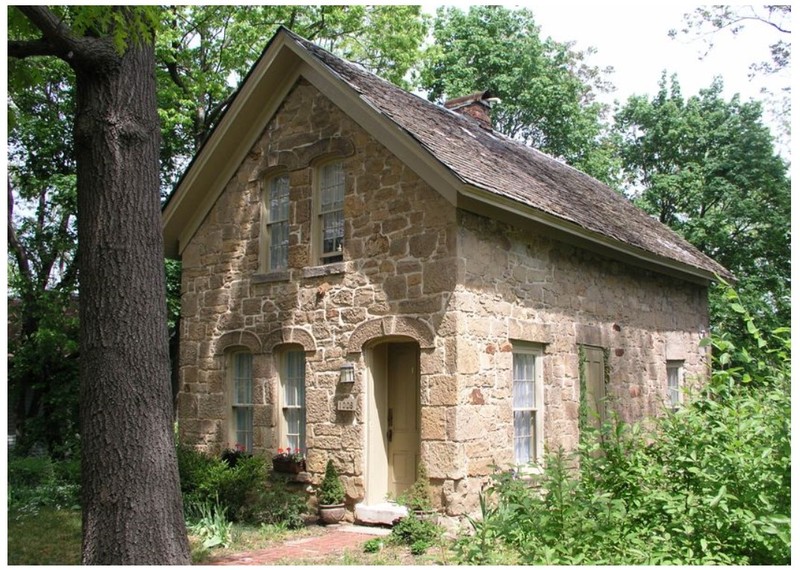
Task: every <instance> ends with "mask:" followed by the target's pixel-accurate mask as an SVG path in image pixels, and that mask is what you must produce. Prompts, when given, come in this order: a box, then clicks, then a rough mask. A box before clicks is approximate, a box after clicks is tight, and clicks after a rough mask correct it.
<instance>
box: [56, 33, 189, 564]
mask: <svg viewBox="0 0 800 570" xmlns="http://www.w3.org/2000/svg"><path fill="white" fill-rule="evenodd" d="M74 55H75V57H74V58H72V60H71V63H72V65H73V68H74V69H75V73H76V80H77V81H76V85H77V102H76V118H75V158H76V162H77V177H78V178H77V185H78V260H79V279H80V322H81V327H80V329H81V334H80V346H81V360H80V380H81V414H80V415H81V446H82V461H81V463H82V470H81V475H82V479H83V480H82V492H83V555H82V562H83V564H104V565H105V564H108V565H117V564H137V565H151V564H189V562H190V560H189V554H188V553H189V547H188V541H187V537H186V527H185V524H184V520H183V507H182V500H181V493H180V484H179V478H178V471H177V460H176V456H175V445H174V441H173V430H172V425H171V424H172V406H171V401H170V397H169V395H170V371H169V354H168V343H167V324H166V297H165V282H164V265H163V238H162V234H161V216H160V206H159V182H158V156H159V126H158V116H157V111H156V110H157V104H156V81H155V57H154V50H153V45H152V42H149V43H147V42H142V41H136V40H132V41H131V42H130V43H129V45H128V47H127V48H126V51H125V53H124V54H122V55H120V56H119V57H118V63H117V65H111V64H110V63H109V61H108V58H107V57H106V58H105V59H103V60H102V65H96V62H95V61H93V58H92V57H91V53H87V52H80V53H78V52H76V53H75V54H74ZM106 55H107V54H106Z"/></svg>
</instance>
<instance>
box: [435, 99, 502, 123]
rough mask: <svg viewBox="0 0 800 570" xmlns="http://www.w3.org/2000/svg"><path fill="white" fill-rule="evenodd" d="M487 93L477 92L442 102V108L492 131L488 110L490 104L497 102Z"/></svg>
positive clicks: (490, 106)
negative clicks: (468, 118)
mask: <svg viewBox="0 0 800 570" xmlns="http://www.w3.org/2000/svg"><path fill="white" fill-rule="evenodd" d="M498 101H499V99H497V98H496V97H494V96H493V95H492V94H491V93H490V92H489V91H478V92H476V93H473V94H471V95H465V96H464V97H457V98H455V99H450V100H449V101H445V102H444V108H445V109H450V110H451V111H455V112H456V113H459V114H461V115H464V116H466V117H470V118H471V119H473V120H474V121H475V122H477V123H478V124H479V125H480V126H481V127H483V128H484V129H486V130H489V131H491V130H492V117H491V115H490V114H489V110H490V109H491V108H492V103H496V102H498Z"/></svg>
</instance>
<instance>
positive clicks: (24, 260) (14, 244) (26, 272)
mask: <svg viewBox="0 0 800 570" xmlns="http://www.w3.org/2000/svg"><path fill="white" fill-rule="evenodd" d="M8 247H9V249H11V251H12V252H13V253H14V257H15V258H16V259H17V265H18V266H19V272H20V273H21V274H22V276H23V277H24V278H25V280H26V281H28V283H31V282H33V274H32V273H31V265H30V262H29V261H28V254H27V253H26V251H25V248H24V247H22V243H20V241H19V238H18V237H17V231H16V230H15V229H14V192H13V190H12V189H11V177H10V176H9V177H8Z"/></svg>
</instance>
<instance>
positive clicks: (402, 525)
mask: <svg viewBox="0 0 800 570" xmlns="http://www.w3.org/2000/svg"><path fill="white" fill-rule="evenodd" d="M441 536H442V528H441V527H440V526H439V525H437V524H436V523H434V522H433V521H431V520H430V519H428V518H427V517H420V516H416V515H413V514H412V515H408V516H406V517H403V518H402V519H400V520H399V521H396V522H395V524H394V526H392V534H391V535H390V540H391V541H392V542H394V543H395V544H404V545H406V546H410V547H411V553H412V554H414V555H419V554H424V553H425V551H426V550H427V549H428V548H430V547H431V546H433V545H434V544H435V543H436V542H437V541H438V540H439V538H440V537H441Z"/></svg>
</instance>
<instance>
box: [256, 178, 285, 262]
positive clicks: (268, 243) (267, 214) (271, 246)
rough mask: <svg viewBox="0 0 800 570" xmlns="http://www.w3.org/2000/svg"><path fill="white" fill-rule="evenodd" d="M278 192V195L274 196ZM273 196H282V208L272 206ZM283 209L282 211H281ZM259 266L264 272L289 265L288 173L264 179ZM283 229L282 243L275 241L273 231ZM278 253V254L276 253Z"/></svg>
mask: <svg viewBox="0 0 800 570" xmlns="http://www.w3.org/2000/svg"><path fill="white" fill-rule="evenodd" d="M276 193H279V194H278V196H275V194H276ZM275 198H283V199H282V200H281V201H282V202H283V208H280V207H279V208H278V209H277V210H276V208H274V207H273V206H274V202H275V201H276V200H275ZM281 210H283V211H281ZM261 219H262V220H263V222H262V224H261V235H262V236H263V238H262V240H261V250H262V254H261V267H262V271H263V272H265V273H269V272H273V271H285V270H286V269H288V267H289V175H288V174H286V173H280V174H276V175H275V176H271V177H270V178H268V179H267V180H266V183H265V188H264V190H263V192H262V199H261ZM281 228H282V229H283V231H284V234H285V235H284V239H283V240H282V241H283V243H277V244H276V243H275V242H276V239H275V237H276V236H275V235H274V234H275V231H276V230H277V231H280V229H281ZM276 253H278V254H279V255H276Z"/></svg>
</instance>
